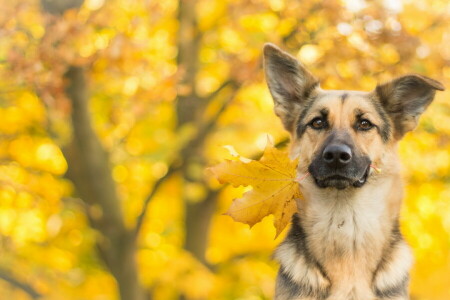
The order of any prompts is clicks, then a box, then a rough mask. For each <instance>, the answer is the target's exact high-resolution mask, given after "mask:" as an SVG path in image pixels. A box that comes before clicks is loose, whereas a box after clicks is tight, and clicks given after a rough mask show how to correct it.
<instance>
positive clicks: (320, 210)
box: [298, 174, 402, 277]
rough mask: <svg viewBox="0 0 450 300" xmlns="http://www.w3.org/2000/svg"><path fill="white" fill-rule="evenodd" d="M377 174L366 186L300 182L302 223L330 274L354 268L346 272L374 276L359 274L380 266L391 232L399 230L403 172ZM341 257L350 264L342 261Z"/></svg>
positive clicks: (313, 248)
mask: <svg viewBox="0 0 450 300" xmlns="http://www.w3.org/2000/svg"><path fill="white" fill-rule="evenodd" d="M372 175H373V177H372V178H370V179H369V182H367V183H366V185H364V186H363V187H361V188H350V189H345V190H337V189H331V188H326V189H320V188H318V187H317V186H315V184H314V182H313V180H312V179H310V180H309V181H308V182H304V183H302V184H301V191H302V193H303V195H304V199H303V200H300V201H299V202H298V208H299V215H300V224H301V226H302V228H303V230H304V231H305V233H306V236H307V237H308V240H307V244H308V248H309V251H311V254H312V255H313V256H314V257H315V258H316V259H317V260H318V261H319V263H323V264H324V268H325V269H327V271H328V272H329V273H330V275H331V276H334V275H335V276H337V277H338V276H341V275H340V274H342V273H341V272H342V271H343V270H342V268H347V269H349V270H348V271H349V272H344V274H354V276H369V275H368V274H358V272H359V271H360V270H361V272H363V271H362V270H372V271H373V270H374V269H375V268H376V266H377V264H378V262H379V261H380V257H381V256H382V252H383V249H384V247H385V246H386V243H387V242H388V240H389V237H390V235H391V233H392V231H393V230H396V229H397V228H394V227H395V226H397V225H398V220H397V219H398V214H399V210H400V202H401V198H402V183H401V180H399V179H398V178H399V177H398V176H376V175H375V174H372ZM384 175H386V174H384ZM343 257H345V259H344V260H343V259H342V258H343ZM342 261H345V262H346V264H345V265H342V264H340V263H339V264H337V262H342ZM361 266H365V268H361ZM333 273H334V275H333Z"/></svg>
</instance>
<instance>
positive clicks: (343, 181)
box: [313, 165, 370, 190]
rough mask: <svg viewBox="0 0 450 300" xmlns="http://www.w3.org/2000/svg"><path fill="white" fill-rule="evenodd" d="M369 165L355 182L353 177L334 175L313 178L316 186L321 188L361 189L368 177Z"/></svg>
mask: <svg viewBox="0 0 450 300" xmlns="http://www.w3.org/2000/svg"><path fill="white" fill-rule="evenodd" d="M369 172H370V165H368V166H367V167H366V169H365V171H364V173H363V175H362V176H361V177H359V178H358V179H356V180H355V178H354V177H347V176H344V175H340V174H334V175H331V176H327V177H324V178H318V177H314V176H313V178H314V181H315V182H316V185H317V186H318V187H321V188H326V187H333V188H337V189H339V190H343V189H345V188H348V187H355V188H360V187H362V186H363V185H364V184H365V183H366V182H367V179H368V177H369Z"/></svg>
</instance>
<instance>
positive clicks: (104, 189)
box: [0, 0, 450, 300]
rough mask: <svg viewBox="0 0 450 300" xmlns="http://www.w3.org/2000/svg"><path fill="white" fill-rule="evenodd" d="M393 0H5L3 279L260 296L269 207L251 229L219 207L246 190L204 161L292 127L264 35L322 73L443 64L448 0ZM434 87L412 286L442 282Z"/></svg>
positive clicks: (353, 82)
mask: <svg viewBox="0 0 450 300" xmlns="http://www.w3.org/2000/svg"><path fill="white" fill-rule="evenodd" d="M355 3H356V4H358V5H355ZM392 3H394V2H392ZM395 3H397V2H395ZM399 3H400V2H399ZM400 4H401V3H400ZM400 4H397V5H394V4H387V3H384V2H383V4H382V3H381V2H377V1H376V2H371V3H368V2H367V3H366V2H364V1H356V2H355V1H344V2H342V3H341V2H339V1H332V0H329V1H328V0H327V1H302V2H298V1H290V0H286V1H278V0H267V1H265V0H261V1H252V2H248V1H228V2H227V1H219V0H214V1H210V0H208V1H207V0H201V1H193V0H180V1H175V0H170V1H149V2H148V1H131V0H113V1H107V2H105V1H101V0H86V1H84V2H82V1H78V0H71V1H64V0H53V1H50V0H42V1H41V2H38V1H36V0H27V1H18V2H17V3H16V2H14V1H9V2H5V3H4V6H3V7H4V8H3V9H2V12H1V13H0V22H1V24H2V26H1V29H0V32H1V33H2V35H3V37H4V38H3V41H2V42H1V44H0V62H1V65H0V68H1V71H0V82H1V86H2V89H1V91H0V95H1V96H0V97H1V98H0V101H1V102H0V103H1V107H0V109H1V111H2V116H4V118H3V122H0V134H1V136H2V139H1V141H0V142H1V143H2V147H0V149H1V150H0V155H1V165H0V170H1V171H0V176H1V178H0V193H1V194H0V195H1V197H0V199H1V201H2V203H1V205H0V249H1V251H2V253H3V255H2V259H0V279H1V280H2V283H1V284H0V291H1V293H2V295H6V296H5V297H6V298H11V299H27V298H29V297H31V298H36V299H37V298H39V297H41V296H44V297H45V298H46V299H47V298H48V299H61V298H62V297H63V298H64V299H79V298H83V299H86V298H87V299H112V298H115V297H120V298H121V299H127V300H135V299H138V300H141V299H177V298H180V297H181V298H185V299H238V298H239V299H255V297H256V298H260V299H270V298H271V296H272V294H273V281H274V276H275V272H276V265H275V264H274V263H273V262H271V260H270V253H271V251H272V250H273V249H274V247H275V245H276V243H277V242H278V240H276V241H273V236H274V229H273V228H272V227H271V225H270V223H271V220H270V219H265V220H263V222H262V224H260V225H257V226H255V227H254V229H252V231H249V230H248V228H246V227H244V226H241V225H240V224H235V223H233V221H232V220H231V219H230V218H228V217H226V216H222V215H221V214H222V213H223V212H225V211H226V207H227V206H229V205H230V203H231V199H233V198H236V197H239V196H240V193H241V192H242V191H241V190H233V189H230V188H228V187H222V186H220V185H219V184H218V183H217V182H216V181H215V180H214V179H213V178H210V177H208V176H205V172H204V170H205V168H206V167H207V166H210V165H211V164H214V163H217V162H219V161H222V160H223V159H224V158H226V157H227V155H229V154H228V153H227V150H225V149H223V148H222V147H221V146H223V145H230V144H231V145H234V146H235V147H236V149H238V150H239V152H241V153H242V154H243V155H244V156H246V157H253V158H258V157H259V156H260V155H261V153H262V149H263V146H264V144H265V141H266V139H267V134H270V135H272V136H273V137H274V140H275V143H276V144H277V145H278V146H279V147H284V146H285V144H286V141H287V137H286V135H285V133H284V132H283V130H282V128H281V125H280V124H279V123H278V121H277V120H276V118H275V117H274V116H273V112H272V103H271V99H270V96H269V93H268V91H267V89H266V87H265V83H264V80H263V76H262V72H261V71H262V70H261V68H262V64H261V50H262V45H263V44H264V43H265V42H269V41H270V42H273V43H276V44H278V45H280V46H281V47H283V48H284V49H286V50H288V51H290V52H291V53H292V54H294V55H296V56H297V57H298V58H299V59H300V60H302V61H303V62H304V63H305V64H307V65H308V66H309V67H310V68H311V69H312V70H313V71H314V73H315V74H317V75H318V76H319V77H320V78H321V85H322V86H323V87H324V88H330V89H339V88H345V89H362V90H370V89H373V88H374V87H375V85H376V82H377V81H383V80H387V79H389V78H391V77H392V76H394V75H396V74H400V73H406V72H419V73H422V74H425V75H428V76H431V77H435V78H438V79H440V80H442V81H443V82H445V81H446V79H447V78H448V76H449V74H450V67H449V65H448V61H449V58H450V53H449V52H448V50H447V47H446V45H447V44H448V40H449V38H450V35H449V34H448V32H447V28H448V25H449V24H448V20H449V18H448V15H447V11H448V5H447V4H446V3H444V2H442V3H441V2H438V1H430V2H429V3H427V6H425V5H424V6H420V5H417V6H416V5H414V4H412V3H405V4H404V5H400ZM12 16H13V17H12ZM444 97H445V94H444V96H441V98H438V99H437V103H436V104H434V106H433V107H432V108H431V110H430V111H429V112H428V113H427V115H426V116H425V118H424V119H423V122H422V123H423V125H422V128H421V129H420V130H419V131H418V132H417V133H415V135H414V136H410V137H408V138H407V140H406V142H405V143H404V144H403V145H404V146H403V147H402V148H401V153H402V155H403V156H404V157H405V158H406V167H407V170H408V171H407V173H406V175H407V178H408V180H410V182H411V185H410V186H409V189H408V191H409V193H408V198H407V203H406V204H407V206H406V209H405V212H404V222H403V223H404V229H405V233H406V235H407V237H408V239H409V241H410V242H411V243H412V245H413V246H414V247H415V249H416V256H417V260H418V262H417V268H416V270H415V273H414V277H413V286H412V290H413V292H414V294H415V295H416V296H417V298H418V299H422V298H420V297H425V296H424V295H425V294H424V292H425V291H427V290H433V292H432V295H427V297H428V298H430V299H446V297H448V296H449V295H448V289H447V287H446V286H445V282H444V280H443V279H442V278H445V275H448V272H449V270H450V264H449V255H448V243H449V241H450V238H449V232H450V229H449V226H448V224H447V223H448V222H446V221H445V214H446V213H448V212H449V209H450V208H449V206H448V205H447V204H445V203H446V202H445V199H446V198H447V196H448V193H447V192H446V191H448V190H449V189H448V184H449V181H448V174H449V168H450V167H449V163H448V161H449V154H448V149H449V141H450V139H448V135H449V133H450V128H449V127H448V125H447V124H448V122H446V121H447V120H448V111H449V107H448V104H446V103H445V102H444V101H443V100H442V99H444ZM431 116H433V117H431ZM430 153H433V154H430ZM418 157H420V158H421V159H420V161H423V162H424V163H423V164H420V165H419V164H418V163H416V162H417V161H419V160H418V159H416V158H418ZM424 181H426V182H427V183H426V184H425V185H419V184H418V183H420V182H424ZM432 199H433V200H432ZM432 201H433V202H432ZM435 207H439V208H440V209H435ZM417 233H420V234H417ZM431 253H433V254H434V255H433V259H432V260H431V262H430V261H429V260H428V259H427V256H430V254H431ZM436 278H437V279H436ZM116 287H117V288H116ZM102 297H103V298H102ZM428 298H427V299H428ZM423 299H424V298H423Z"/></svg>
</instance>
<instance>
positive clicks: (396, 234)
mask: <svg viewBox="0 0 450 300" xmlns="http://www.w3.org/2000/svg"><path fill="white" fill-rule="evenodd" d="M402 240H403V236H402V234H401V232H400V225H399V222H398V220H396V221H395V222H394V226H393V227H392V230H391V235H390V237H389V241H388V244H387V246H386V248H385V249H384V250H383V255H382V256H381V260H380V262H379V263H378V266H377V268H376V269H375V271H374V272H373V275H372V276H373V280H372V281H375V276H376V275H377V274H378V272H380V271H383V270H384V268H385V267H386V265H387V264H389V261H390V260H391V258H392V251H393V250H394V249H395V247H396V246H397V245H398V243H400V242H401V241H402ZM408 282H409V275H408V273H405V276H404V278H403V279H402V280H401V281H400V282H398V283H397V284H394V285H392V286H390V287H388V288H385V289H382V290H380V289H379V288H378V287H376V286H375V287H374V291H375V294H376V296H377V297H379V298H390V297H396V296H403V295H407V293H408Z"/></svg>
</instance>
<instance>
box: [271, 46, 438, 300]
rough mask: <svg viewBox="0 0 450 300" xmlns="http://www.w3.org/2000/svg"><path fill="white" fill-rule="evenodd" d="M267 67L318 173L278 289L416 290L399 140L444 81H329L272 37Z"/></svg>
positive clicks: (284, 253)
mask: <svg viewBox="0 0 450 300" xmlns="http://www.w3.org/2000/svg"><path fill="white" fill-rule="evenodd" d="M264 68H265V74H266V80H267V83H268V86H269V90H270V92H271V94H272V98H273V100H274V103H275V113H276V115H277V116H278V117H279V118H280V119H281V121H282V123H283V125H284V128H285V129H286V130H287V131H289V133H290V135H291V148H290V156H291V158H298V159H299V164H298V169H297V172H298V175H299V176H300V177H304V176H308V175H310V176H308V177H306V179H304V180H303V181H301V182H300V190H301V192H302V194H303V196H304V199H301V200H298V201H297V206H298V214H296V215H295V216H294V217H293V221H292V226H291V229H290V232H289V233H288V235H287V237H286V239H285V240H284V241H283V242H282V243H281V244H280V245H279V247H278V248H277V250H276V252H275V258H276V259H277V260H278V262H279V263H280V269H279V272H278V277H277V282H276V291H275V299H276V300H288V299H297V300H322V299H327V300H375V299H377V300H381V299H383V300H387V299H390V300H394V299H395V300H404V299H409V296H408V281H409V269H410V267H411V265H412V260H413V259H412V254H411V251H410V248H409V246H408V245H407V243H406V242H405V241H404V239H403V237H402V234H401V233H400V230H399V212H400V205H401V201H402V196H403V193H402V182H401V178H400V165H399V159H398V156H397V151H396V148H397V143H398V141H399V140H400V139H401V138H402V137H403V136H404V135H405V133H407V132H408V131H411V130H413V129H414V128H415V127H416V125H417V122H418V120H419V117H420V115H421V114H422V113H423V112H424V110H425V109H426V108H427V106H428V105H429V104H430V103H431V102H432V100H433V98H434V95H435V92H436V90H440V91H442V90H444V87H443V85H442V84H441V83H440V82H438V81H436V80H433V79H430V78H427V77H425V76H421V75H406V76H402V77H399V78H396V79H394V80H393V81H391V82H388V83H385V84H381V85H378V86H377V87H376V88H375V90H373V91H371V92H361V91H346V90H323V89H321V88H320V85H319V81H318V80H317V79H316V78H315V77H314V76H313V75H312V74H311V73H310V72H309V71H308V70H306V69H305V67H304V66H303V65H302V64H301V63H300V62H298V61H297V60H296V59H295V58H294V57H292V56H291V55H289V54H287V53H286V52H283V51H282V50H280V49H279V48H278V47H276V46H274V45H272V44H266V45H265V47H264ZM376 168H379V169H381V172H380V173H378V172H375V171H374V169H376Z"/></svg>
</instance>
